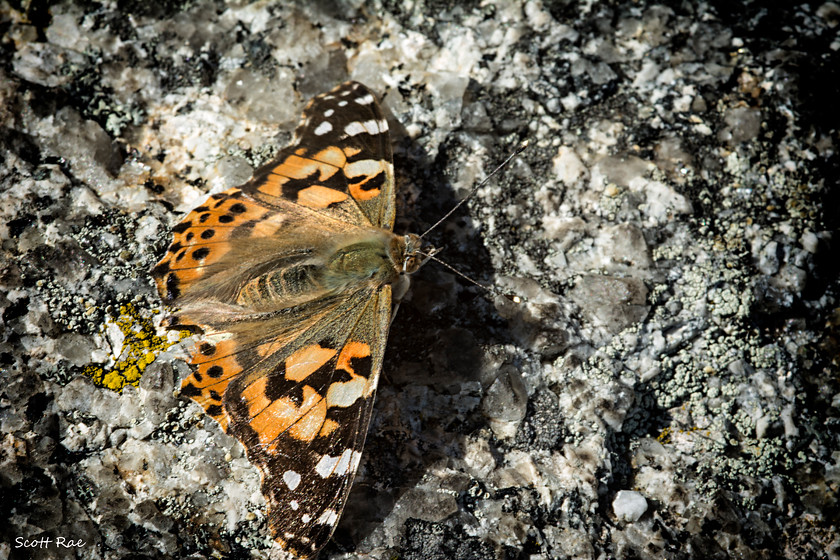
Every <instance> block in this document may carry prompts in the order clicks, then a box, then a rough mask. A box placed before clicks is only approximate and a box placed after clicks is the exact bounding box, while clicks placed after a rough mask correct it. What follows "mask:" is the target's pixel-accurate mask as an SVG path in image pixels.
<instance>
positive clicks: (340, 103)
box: [338, 99, 347, 107]
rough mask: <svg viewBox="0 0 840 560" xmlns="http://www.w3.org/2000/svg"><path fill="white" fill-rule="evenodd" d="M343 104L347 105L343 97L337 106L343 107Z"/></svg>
mask: <svg viewBox="0 0 840 560" xmlns="http://www.w3.org/2000/svg"><path fill="white" fill-rule="evenodd" d="M345 105H347V102H346V101H344V100H343V99H342V100H341V101H339V102H338V106H339V107H344V106H345Z"/></svg>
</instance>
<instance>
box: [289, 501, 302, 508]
mask: <svg viewBox="0 0 840 560" xmlns="http://www.w3.org/2000/svg"><path fill="white" fill-rule="evenodd" d="M289 507H290V508H292V509H294V510H296V509H297V508H299V507H300V504H299V503H298V501H297V500H292V501H291V502H289Z"/></svg>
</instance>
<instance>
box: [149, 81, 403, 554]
mask: <svg viewBox="0 0 840 560" xmlns="http://www.w3.org/2000/svg"><path fill="white" fill-rule="evenodd" d="M394 212H395V211H394V180H393V168H392V163H391V146H390V140H389V137H388V125H387V123H386V121H385V118H384V116H383V113H382V110H381V109H380V107H379V104H378V103H377V101H376V98H375V97H374V95H373V94H372V93H371V92H370V91H369V90H368V89H367V88H365V87H364V86H362V85H360V84H358V83H354V82H348V83H345V84H342V85H341V86H339V87H337V88H336V89H334V90H332V91H330V92H329V93H326V94H323V95H320V96H318V97H315V98H314V99H313V100H312V101H311V102H310V103H309V104H308V105H307V106H306V108H305V110H304V114H303V118H302V121H301V125H300V126H299V127H298V129H297V131H296V133H295V140H294V141H293V143H292V145H290V146H289V147H287V148H285V149H283V150H282V151H281V152H280V154H279V156H278V157H277V158H276V159H275V160H274V161H272V162H271V163H269V164H267V165H265V166H264V167H262V168H260V169H259V170H257V171H256V172H255V173H254V177H253V179H252V180H251V181H249V182H248V183H246V184H244V185H242V186H240V187H236V188H232V189H229V190H227V191H225V192H223V193H219V194H215V195H212V196H211V197H210V198H209V199H208V200H207V201H206V202H205V203H204V204H202V205H201V206H199V207H198V208H196V209H194V210H193V211H192V212H190V213H189V214H188V215H187V216H186V217H185V218H184V219H183V220H182V221H181V223H179V224H178V225H177V226H175V227H174V228H173V242H172V245H171V246H170V248H169V250H168V252H167V253H166V255H165V256H164V258H163V259H161V261H160V262H159V263H158V264H157V265H156V266H155V268H154V269H153V276H154V278H155V281H156V283H157V287H158V290H159V292H160V295H161V298H162V299H163V300H164V301H165V302H166V303H171V304H174V305H175V306H177V307H179V308H180V309H179V311H178V312H177V313H176V314H175V315H174V316H173V317H172V318H171V319H170V320H169V322H168V326H169V327H170V328H179V327H185V326H188V327H198V328H199V329H200V330H202V331H203V332H204V333H205V335H207V336H206V337H205V339H204V340H202V341H201V342H200V343H198V344H197V345H196V347H195V348H194V350H193V351H192V356H191V360H190V362H191V363H192V364H193V366H194V370H193V373H192V374H191V375H190V376H189V377H188V378H187V379H186V380H185V381H184V383H183V385H182V393H183V394H184V395H185V396H188V397H190V398H192V399H193V400H195V401H196V402H198V403H199V404H201V406H202V407H204V409H205V411H206V412H207V414H208V415H210V416H211V417H213V418H214V419H216V420H217V421H218V422H219V423H220V424H221V426H222V427H223V428H224V429H225V430H226V431H227V432H228V433H230V434H231V435H233V436H235V437H236V438H237V439H238V440H239V441H240V442H241V443H242V444H243V445H244V447H245V449H246V451H247V454H248V457H249V459H250V460H251V462H252V463H254V464H255V465H256V466H257V467H258V468H259V470H260V472H261V474H262V479H263V482H262V489H263V493H264V495H265V497H266V500H267V502H268V504H269V525H270V527H271V530H272V532H273V534H274V536H275V538H276V539H277V541H278V542H280V543H281V544H282V545H283V546H284V547H285V548H286V549H287V550H289V551H292V552H294V553H295V554H297V555H299V556H301V557H303V558H308V557H312V556H314V555H316V554H317V552H318V550H320V548H321V547H322V546H323V545H324V544H325V543H326V542H327V540H328V539H329V538H330V536H331V535H332V532H333V530H334V528H335V525H336V523H337V521H338V518H339V516H340V515H341V511H342V509H343V507H344V503H345V501H346V499H347V494H348V492H349V489H350V485H351V483H352V480H353V476H354V475H355V471H356V467H357V466H358V464H359V460H360V458H361V452H362V446H363V444H364V439H365V434H366V431H367V425H368V421H369V419H370V412H371V406H372V403H373V397H374V394H375V390H376V383H377V380H378V377H379V372H380V370H381V367H382V355H383V353H384V349H385V341H386V338H387V331H388V324H389V318H390V313H391V286H390V283H391V282H393V281H394V280H395V278H397V277H398V276H399V273H400V272H401V270H402V262H403V261H404V259H405V256H404V254H402V252H403V249H401V248H404V246H405V245H404V243H403V244H402V245H400V241H401V240H402V238H401V237H400V238H397V237H396V236H394V235H393V233H391V231H390V230H391V228H392V227H393V222H394ZM395 240H396V241H395ZM395 247H397V249H395Z"/></svg>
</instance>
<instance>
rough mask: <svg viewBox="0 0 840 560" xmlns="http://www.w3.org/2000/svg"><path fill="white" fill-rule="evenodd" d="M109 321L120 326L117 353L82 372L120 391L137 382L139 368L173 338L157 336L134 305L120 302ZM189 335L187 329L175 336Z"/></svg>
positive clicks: (139, 375)
mask: <svg viewBox="0 0 840 560" xmlns="http://www.w3.org/2000/svg"><path fill="white" fill-rule="evenodd" d="M113 324H114V325H116V327H117V328H118V329H119V330H120V332H121V333H122V335H123V337H124V339H123V344H122V348H121V350H120V354H119V355H118V356H112V360H113V362H114V363H113V365H111V366H101V365H89V366H87V367H85V369H84V374H85V375H87V376H88V377H90V378H92V379H93V381H94V383H96V384H97V385H99V386H101V387H107V388H109V389H112V390H114V391H117V392H120V391H122V390H123V387H125V386H126V385H134V386H135V387H136V386H137V385H138V384H139V383H140V377H141V376H142V375H143V370H144V369H146V367H147V366H148V365H149V364H151V363H152V362H154V361H155V357H156V356H157V355H158V354H159V353H160V352H162V351H164V350H166V349H167V348H169V347H170V346H172V345H173V344H175V342H177V341H170V340H169V339H168V338H167V337H166V336H159V335H158V334H157V332H156V331H155V327H154V325H153V324H152V321H151V320H150V319H149V318H148V317H143V316H142V315H141V314H140V313H138V312H137V309H136V308H135V307H134V305H132V304H130V303H127V304H125V305H121V306H120V309H119V316H117V317H115V318H114V320H113ZM186 336H189V333H188V332H181V333H180V336H179V340H180V339H182V338H184V337H186Z"/></svg>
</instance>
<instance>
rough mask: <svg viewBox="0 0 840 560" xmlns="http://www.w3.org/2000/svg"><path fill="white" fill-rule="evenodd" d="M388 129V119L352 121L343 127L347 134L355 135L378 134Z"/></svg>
mask: <svg viewBox="0 0 840 560" xmlns="http://www.w3.org/2000/svg"><path fill="white" fill-rule="evenodd" d="M387 130H388V121H386V120H384V119H383V120H381V121H364V122H362V121H354V122H351V123H350V124H348V125H347V126H345V127H344V132H345V133H346V134H347V136H355V135H357V134H363V133H368V134H379V133H381V132H386V131H387Z"/></svg>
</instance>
